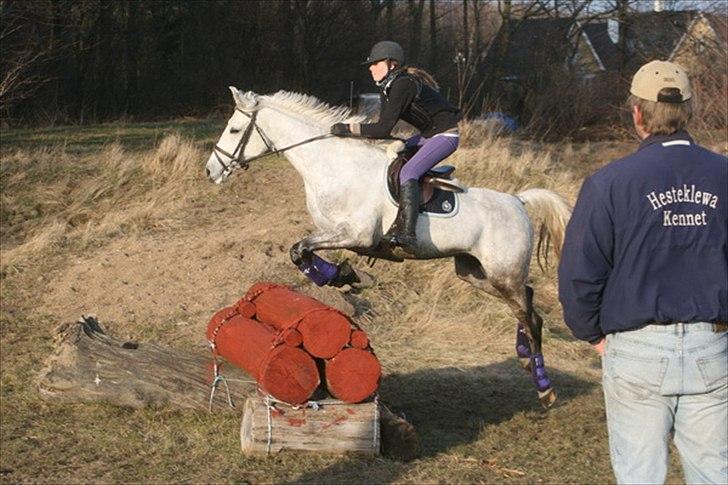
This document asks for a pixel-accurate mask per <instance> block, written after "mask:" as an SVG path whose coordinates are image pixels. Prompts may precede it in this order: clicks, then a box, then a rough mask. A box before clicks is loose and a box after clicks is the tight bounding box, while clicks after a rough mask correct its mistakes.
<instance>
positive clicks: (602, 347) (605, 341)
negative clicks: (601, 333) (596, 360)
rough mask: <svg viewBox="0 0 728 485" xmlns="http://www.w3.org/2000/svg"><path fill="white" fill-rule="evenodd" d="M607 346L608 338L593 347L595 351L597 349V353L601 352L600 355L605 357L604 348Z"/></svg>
mask: <svg viewBox="0 0 728 485" xmlns="http://www.w3.org/2000/svg"><path fill="white" fill-rule="evenodd" d="M606 344H607V339H606V337H602V339H601V340H600V341H599V342H597V343H595V344H592V346H594V349H595V350H596V351H597V352H599V355H604V346H605V345H606Z"/></svg>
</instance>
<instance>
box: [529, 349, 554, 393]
mask: <svg viewBox="0 0 728 485" xmlns="http://www.w3.org/2000/svg"><path fill="white" fill-rule="evenodd" d="M531 377H533V383H534V384H536V388H537V389H538V390H539V391H540V392H544V391H546V390H548V389H550V388H551V379H549V376H548V375H547V374H546V363H545V362H544V360H543V355H541V354H533V357H531Z"/></svg>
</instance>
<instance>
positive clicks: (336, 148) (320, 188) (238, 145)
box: [206, 86, 570, 407]
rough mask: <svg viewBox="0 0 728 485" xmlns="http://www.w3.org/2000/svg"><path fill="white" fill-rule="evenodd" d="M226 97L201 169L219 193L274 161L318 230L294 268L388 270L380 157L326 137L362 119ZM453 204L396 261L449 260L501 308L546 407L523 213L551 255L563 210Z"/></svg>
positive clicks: (493, 195)
mask: <svg viewBox="0 0 728 485" xmlns="http://www.w3.org/2000/svg"><path fill="white" fill-rule="evenodd" d="M230 90H231V91H232V94H233V99H234V100H235V106H236V108H235V112H234V113H233V115H232V117H231V118H230V120H229V121H228V124H227V127H226V128H225V131H224V132H223V134H222V136H221V137H220V139H219V141H218V143H217V145H216V147H215V149H214V151H213V153H212V154H211V155H210V158H209V160H208V161H207V165H206V172H207V176H208V177H209V178H210V179H211V180H212V181H213V182H215V183H221V182H222V181H223V180H224V179H225V178H227V176H228V175H229V174H230V173H231V172H232V170H233V169H234V168H237V167H245V168H247V164H248V162H249V161H250V160H251V159H253V158H259V157H261V156H263V155H264V154H266V153H268V152H270V151H274V150H275V151H278V152H282V153H284V155H285V157H286V158H287V159H288V160H289V161H290V162H291V164H292V165H293V166H294V168H295V169H296V170H297V171H298V173H299V174H300V175H301V177H302V178H303V183H304V187H305V192H306V205H307V208H308V212H309V213H310V215H311V217H312V219H313V222H314V224H315V225H316V227H317V229H318V230H317V231H316V232H315V233H313V234H311V235H309V236H308V237H305V238H304V239H302V240H301V241H299V242H298V243H296V244H295V245H294V247H293V248H292V258H294V260H295V259H296V258H301V257H303V258H310V257H312V254H313V251H316V250H319V249H342V248H343V249H349V250H352V251H354V252H356V253H359V254H364V255H373V256H377V257H383V258H386V259H393V260H396V257H392V256H393V255H392V253H391V251H390V252H388V253H387V252H386V251H382V249H381V246H380V244H379V243H380V239H381V238H382V235H383V234H384V233H385V231H386V230H387V229H388V228H389V226H390V225H391V224H392V222H393V221H394V218H395V215H396V213H397V207H396V206H395V204H394V203H393V201H392V199H391V198H390V196H389V194H388V189H387V186H386V173H387V167H388V163H389V159H388V157H387V154H386V152H385V150H383V149H382V148H380V147H377V146H375V145H373V144H371V143H368V142H365V141H363V140H361V139H355V138H339V137H333V136H330V135H328V133H329V129H330V127H331V125H332V124H334V123H339V122H359V121H362V119H361V118H362V117H352V116H351V115H350V112H349V110H348V109H345V108H331V107H329V106H328V105H326V104H325V103H323V102H321V101H319V100H318V99H316V98H314V97H311V96H306V95H302V94H297V93H290V92H285V91H280V92H278V93H276V94H273V95H269V96H268V95H266V96H261V95H257V94H255V93H253V92H245V93H243V92H242V91H239V90H238V89H236V88H235V87H232V86H231V87H230ZM456 197H457V199H458V200H457V204H458V209H457V212H456V213H455V214H454V215H453V216H451V217H436V216H434V215H432V216H431V215H428V214H427V213H424V214H421V215H420V217H419V218H418V220H417V247H416V248H415V249H414V251H413V254H409V255H407V254H405V255H404V257H408V258H413V259H432V258H446V257H453V258H454V260H455V271H456V273H457V276H458V277H460V278H462V279H463V280H465V281H467V282H468V283H471V284H472V285H474V286H476V287H477V288H479V289H481V290H483V291H485V292H487V293H488V294H492V295H495V296H497V297H499V298H502V299H503V300H504V301H505V302H506V303H507V304H508V305H509V307H510V308H511V310H512V311H513V313H514V314H515V316H516V318H517V320H518V322H519V333H518V335H519V337H522V340H519V343H520V344H521V345H520V349H519V351H518V356H519V358H520V359H521V363H522V365H523V366H524V367H525V368H526V369H527V370H530V372H531V373H532V375H533V378H534V382H535V383H536V385H537V387H538V391H539V399H540V400H541V403H542V404H543V405H544V406H546V407H548V406H550V405H551V404H552V403H553V402H554V400H555V399H556V395H555V392H554V391H553V388H552V387H551V383H550V381H549V379H548V377H547V376H546V373H545V367H544V364H543V357H542V354H541V326H542V320H541V317H540V316H539V315H538V314H537V313H536V311H535V310H534V307H533V290H532V289H531V288H530V287H528V286H527V284H526V283H527V278H528V270H529V263H530V260H531V253H532V249H533V239H534V238H533V228H532V224H531V221H530V219H529V216H528V214H527V212H526V210H525V207H524V205H528V206H532V208H533V209H534V210H535V212H537V213H539V214H541V216H542V218H543V221H544V222H543V226H542V230H541V232H540V238H539V247H541V243H542V241H543V240H544V237H546V238H549V237H550V239H551V241H552V242H553V244H554V246H555V248H556V250H557V253H558V250H559V249H560V247H561V242H562V241H563V235H564V230H565V226H566V223H567V221H568V219H569V217H570V208H569V206H568V205H567V204H566V203H565V202H564V200H563V199H562V198H561V197H560V196H558V195H557V194H555V193H554V192H551V191H549V190H545V189H530V190H526V191H524V192H521V193H519V194H517V195H510V194H505V193H501V192H496V191H494V190H489V189H484V188H468V189H466V190H465V192H464V193H460V194H457V195H456ZM543 246H544V248H543V249H545V247H546V246H547V244H544V245H543ZM354 277H355V276H354ZM517 348H518V344H517Z"/></svg>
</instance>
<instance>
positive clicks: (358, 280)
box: [290, 225, 372, 287]
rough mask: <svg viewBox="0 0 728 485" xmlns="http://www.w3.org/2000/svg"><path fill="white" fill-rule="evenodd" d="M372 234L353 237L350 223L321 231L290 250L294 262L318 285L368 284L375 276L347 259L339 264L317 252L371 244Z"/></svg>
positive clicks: (299, 242)
mask: <svg viewBox="0 0 728 485" xmlns="http://www.w3.org/2000/svg"><path fill="white" fill-rule="evenodd" d="M370 239H371V236H366V235H364V236H352V235H351V231H350V230H349V228H348V226H346V225H340V226H337V227H336V229H335V230H333V231H319V232H317V233H314V234H311V235H310V236H308V237H305V238H303V239H301V240H300V241H298V242H297V243H296V244H294V245H293V246H292V247H291V249H290V256H291V261H293V264H295V265H296V266H297V267H298V269H300V270H301V272H303V274H305V275H306V276H307V277H308V278H309V279H311V280H312V281H313V282H314V283H316V284H317V285H318V286H323V285H329V286H336V287H341V286H344V285H346V284H348V285H352V286H354V285H358V286H364V285H367V284H369V283H370V280H371V277H370V276H368V275H367V274H366V273H364V272H361V271H358V270H356V269H354V268H353V267H352V266H351V265H350V264H349V262H348V261H347V260H345V261H343V262H341V263H339V264H338V265H335V264H333V263H330V262H328V261H326V260H325V259H323V258H321V257H320V256H318V255H316V254H315V252H314V251H316V250H318V249H352V248H359V247H368V246H370V245H371V244H372V242H371V240H370Z"/></svg>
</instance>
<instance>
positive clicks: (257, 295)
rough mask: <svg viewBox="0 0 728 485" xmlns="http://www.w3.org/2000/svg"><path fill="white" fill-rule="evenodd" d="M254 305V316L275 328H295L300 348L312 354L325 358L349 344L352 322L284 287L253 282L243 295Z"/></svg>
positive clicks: (318, 302)
mask: <svg viewBox="0 0 728 485" xmlns="http://www.w3.org/2000/svg"><path fill="white" fill-rule="evenodd" d="M245 299H246V300H249V301H251V302H253V303H254V304H255V309H256V318H257V319H258V320H259V321H261V322H265V323H268V324H270V325H272V326H274V327H275V328H277V329H278V330H285V329H287V328H289V327H295V328H297V329H298V331H299V332H301V335H302V336H303V348H305V349H306V350H307V351H308V352H309V353H310V354H311V355H313V356H314V357H320V358H323V359H328V358H331V357H333V356H335V355H336V354H338V353H339V352H340V351H341V349H343V348H344V346H345V345H346V344H347V343H349V339H350V336H351V323H350V322H349V319H348V318H347V317H346V316H345V315H342V314H341V313H340V312H339V311H337V310H335V309H333V308H331V307H329V306H327V305H325V304H323V303H321V302H320V301H318V300H315V299H313V298H311V297H308V296H306V295H302V294H301V293H297V292H295V291H293V290H291V289H290V288H287V287H285V286H280V285H275V284H272V283H256V284H255V285H253V286H252V287H251V288H250V290H248V293H247V294H246V297H245Z"/></svg>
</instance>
